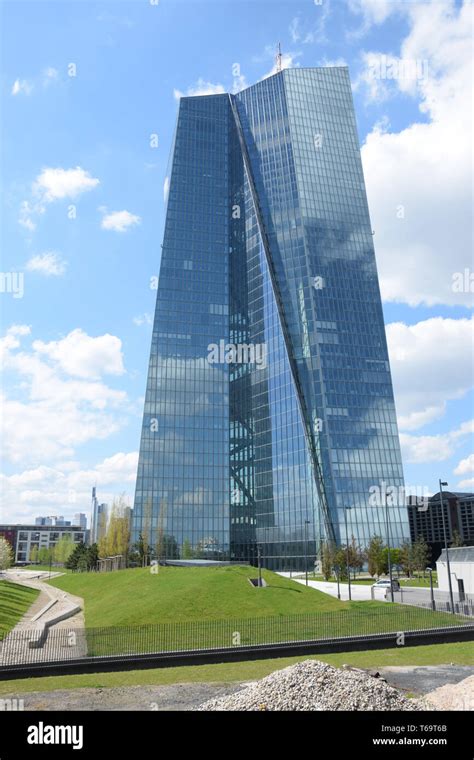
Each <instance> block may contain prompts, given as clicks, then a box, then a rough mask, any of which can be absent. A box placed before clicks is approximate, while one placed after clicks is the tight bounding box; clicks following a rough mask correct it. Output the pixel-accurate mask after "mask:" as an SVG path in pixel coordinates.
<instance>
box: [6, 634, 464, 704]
mask: <svg viewBox="0 0 474 760" xmlns="http://www.w3.org/2000/svg"><path fill="white" fill-rule="evenodd" d="M308 659H317V660H322V661H323V662H328V663H329V664H330V665H334V666H336V667H340V666H341V665H343V664H344V663H347V664H348V665H352V666H354V667H358V668H373V669H380V668H382V667H384V666H387V665H399V666H404V665H406V666H408V665H418V666H420V665H449V664H450V663H453V664H454V665H474V656H473V653H472V642H471V641H468V642H459V643H453V644H435V645H429V646H420V647H400V648H394V649H379V650H376V651H368V652H342V653H339V654H321V655H318V656H317V657H309V656H304V657H284V658H278V659H273V660H252V661H248V662H230V663H220V664H216V665H192V666H185V667H180V668H156V669H151V670H129V671H123V672H115V673H86V674H83V675H77V676H49V677H44V678H28V679H26V678H25V679H18V680H15V681H3V682H0V694H2V695H5V694H9V695H15V696H18V695H20V694H25V693H28V692H31V691H55V690H56V689H79V688H81V687H92V688H107V687H114V686H115V687H117V686H121V687H124V686H150V685H153V686H159V685H167V684H174V683H205V682H207V683H230V682H234V681H249V680H253V679H256V678H263V677H264V676H266V675H268V674H269V673H272V672H273V671H275V670H280V669H281V668H285V667H287V666H288V665H294V664H295V663H296V662H301V661H302V660H308ZM26 706H27V704H26Z"/></svg>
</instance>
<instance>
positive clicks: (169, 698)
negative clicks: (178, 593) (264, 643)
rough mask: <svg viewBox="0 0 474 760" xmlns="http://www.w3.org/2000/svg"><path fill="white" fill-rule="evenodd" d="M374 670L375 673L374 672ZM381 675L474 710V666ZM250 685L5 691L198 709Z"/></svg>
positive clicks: (43, 701)
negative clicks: (201, 705) (209, 700)
mask: <svg viewBox="0 0 474 760" xmlns="http://www.w3.org/2000/svg"><path fill="white" fill-rule="evenodd" d="M370 672H372V673H373V671H370ZM379 673H380V676H381V677H382V678H385V680H386V681H387V682H388V683H389V684H391V685H392V686H395V687H396V688H398V689H400V691H401V692H402V693H403V694H405V695H406V696H410V697H424V696H426V695H428V696H426V698H427V699H428V701H429V704H430V706H432V707H433V709H436V710H474V666H472V667H471V666H456V665H437V666H423V667H387V668H382V669H380V670H379ZM245 686H246V683H231V684H228V683H227V684H219V683H180V684H173V685H169V686H125V687H113V688H81V689H61V690H57V691H50V692H41V691H36V692H28V693H24V694H21V693H15V694H5V695H3V698H7V697H16V698H17V699H23V702H24V709H25V710H33V711H34V710H52V711H55V710H58V711H64V710H154V711H155V710H156V711H166V710H194V709H195V708H196V707H198V706H199V705H200V704H202V703H203V702H205V701H207V700H208V699H212V698H213V697H219V696H224V695H226V694H232V693H233V692H235V691H238V690H239V689H241V688H244V687H245Z"/></svg>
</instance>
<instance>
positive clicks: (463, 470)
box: [454, 454, 474, 475]
mask: <svg viewBox="0 0 474 760" xmlns="http://www.w3.org/2000/svg"><path fill="white" fill-rule="evenodd" d="M473 472H474V454H469V456H468V457H466V459H461V461H460V462H459V464H458V466H457V467H456V469H455V470H454V474H455V475H471V473H473Z"/></svg>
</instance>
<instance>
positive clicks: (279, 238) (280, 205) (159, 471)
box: [132, 67, 409, 570]
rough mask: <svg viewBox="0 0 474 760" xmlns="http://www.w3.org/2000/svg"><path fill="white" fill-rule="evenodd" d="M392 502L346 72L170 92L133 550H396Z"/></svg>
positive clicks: (307, 559) (393, 471)
mask: <svg viewBox="0 0 474 760" xmlns="http://www.w3.org/2000/svg"><path fill="white" fill-rule="evenodd" d="M386 488H388V489H390V491H391V498H390V499H389V501H388V502H387V501H385V502H383V499H382V500H381V499H380V498H377V494H379V496H380V493H381V490H382V491H383V490H384V489H386ZM402 489H403V472H402V465H401V457H400V446H399V439H398V430H397V422H396V415H395V405H394V398H393V390H392V382H391V375H390V366H389V360H388V353H387V345H386V338H385V329H384V321H383V314H382V306H381V299H380V292H379V285H378V277H377V270H376V263H375V254H374V246H373V236H372V229H371V225H370V218H369V212H368V207H367V199H366V192H365V185H364V178H363V173H362V166H361V159H360V151H359V143H358V137H357V129H356V123H355V115H354V108H353V103H352V93H351V86H350V80H349V74H348V70H347V68H345V67H334V68H306V69H305V68H297V69H286V70H284V71H281V72H278V73H276V74H275V75H273V76H271V77H269V78H267V79H265V80H263V81H260V82H259V83H258V84H256V85H254V86H251V87H249V88H248V89H246V90H244V91H242V92H240V93H238V94H235V95H233V94H222V95H209V96H198V97H184V98H181V100H180V107H179V114H178V122H177V127H176V133H175V138H174V145H173V151H172V162H171V169H170V176H169V193H168V200H167V214H166V224H165V232H164V241H163V246H162V257H161V265H160V275H159V283H158V293H157V302H156V312H155V318H154V325H153V336H152V345H151V353H150V362H149V370H148V379H147V387H146V398H145V409H144V415H143V426H142V434H141V442H140V455H139V464H138V476H137V485H136V494H135V505H134V510H133V536H132V540H135V541H136V540H138V537H139V535H140V533H141V534H142V535H145V536H146V537H147V539H148V540H149V543H150V544H151V545H152V546H154V547H157V552H158V554H159V555H160V556H165V557H168V558H178V557H180V558H189V559H190V558H193V557H196V558H203V559H216V560H229V559H230V560H234V561H239V560H246V561H254V560H255V558H256V556H257V551H259V552H260V554H261V557H262V558H263V562H264V564H265V566H267V567H269V568H273V569H282V570H284V569H301V568H303V567H305V566H309V565H310V564H312V562H314V559H315V558H316V556H318V554H319V551H320V547H321V545H322V542H324V541H326V540H329V541H332V542H335V543H345V542H346V540H349V541H351V540H352V537H354V538H355V540H356V542H357V544H358V545H360V546H362V547H363V546H365V545H367V543H368V542H369V540H370V538H371V537H372V536H373V535H374V534H377V535H380V536H382V538H384V539H385V540H387V539H388V538H389V540H390V543H391V545H392V546H393V545H397V544H399V543H400V542H401V541H403V540H404V539H405V538H407V537H408V535H409V532H408V524H407V517H406V508H405V505H404V503H403V501H404V500H403V498H397V495H396V494H397V493H402Z"/></svg>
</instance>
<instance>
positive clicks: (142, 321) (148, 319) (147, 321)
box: [133, 312, 153, 327]
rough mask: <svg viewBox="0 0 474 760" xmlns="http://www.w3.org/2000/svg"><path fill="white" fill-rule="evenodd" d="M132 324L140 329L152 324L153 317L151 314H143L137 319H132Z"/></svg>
mask: <svg viewBox="0 0 474 760" xmlns="http://www.w3.org/2000/svg"><path fill="white" fill-rule="evenodd" d="M133 324H134V325H136V326H137V327H141V325H152V324H153V317H152V316H151V314H148V313H147V312H145V314H140V316H138V317H134V318H133Z"/></svg>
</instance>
